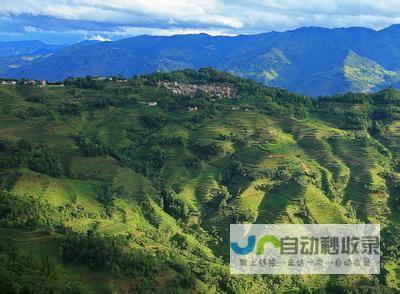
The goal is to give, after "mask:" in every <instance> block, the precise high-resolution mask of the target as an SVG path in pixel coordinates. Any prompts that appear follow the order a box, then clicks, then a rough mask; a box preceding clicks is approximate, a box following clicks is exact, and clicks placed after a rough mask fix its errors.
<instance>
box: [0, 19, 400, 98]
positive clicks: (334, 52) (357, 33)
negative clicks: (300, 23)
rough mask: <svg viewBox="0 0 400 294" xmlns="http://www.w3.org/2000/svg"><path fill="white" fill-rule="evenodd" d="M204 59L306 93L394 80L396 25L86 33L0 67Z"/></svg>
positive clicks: (178, 63) (193, 63) (122, 70)
mask: <svg viewBox="0 0 400 294" xmlns="http://www.w3.org/2000/svg"><path fill="white" fill-rule="evenodd" d="M0 56H1V55H0ZM0 65H1V60H0ZM207 66H211V67H215V68H217V69H221V70H226V71H229V72H231V73H234V74H236V75H239V76H241V77H247V78H252V79H255V80H257V81H260V82H262V83H264V84H267V85H271V86H276V87H282V88H286V89H288V90H291V91H295V92H299V93H303V94H307V95H312V96H319V95H327V94H333V93H342V92H347V91H362V92H370V91H375V90H379V89H382V88H386V87H390V86H394V87H397V86H398V85H399V84H400V25H394V26H391V27H388V28H386V29H384V30H380V31H375V30H371V29H366V28H338V29H325V28H318V27H307V28H300V29H297V30H293V31H287V32H283V33H278V32H271V33H265V34H259V35H240V36H236V37H227V36H217V37H213V36H209V35H206V34H198V35H176V36H171V37H161V36H139V37H134V38H129V39H123V40H119V41H114V42H88V41H86V42H82V43H79V44H75V45H73V46H69V47H66V48H62V49H59V50H57V51H55V52H54V53H53V54H48V55H45V56H43V55H41V56H40V58H37V59H34V60H30V61H29V62H24V63H23V64H21V65H19V66H11V67H10V66H3V67H2V68H0V75H1V76H3V77H30V78H36V79H48V80H60V79H64V78H66V77H69V76H86V75H94V76H102V75H122V76H126V77H129V76H131V75H135V74H142V73H151V72H154V71H158V70H175V69H182V68H195V69H198V68H201V67H207Z"/></svg>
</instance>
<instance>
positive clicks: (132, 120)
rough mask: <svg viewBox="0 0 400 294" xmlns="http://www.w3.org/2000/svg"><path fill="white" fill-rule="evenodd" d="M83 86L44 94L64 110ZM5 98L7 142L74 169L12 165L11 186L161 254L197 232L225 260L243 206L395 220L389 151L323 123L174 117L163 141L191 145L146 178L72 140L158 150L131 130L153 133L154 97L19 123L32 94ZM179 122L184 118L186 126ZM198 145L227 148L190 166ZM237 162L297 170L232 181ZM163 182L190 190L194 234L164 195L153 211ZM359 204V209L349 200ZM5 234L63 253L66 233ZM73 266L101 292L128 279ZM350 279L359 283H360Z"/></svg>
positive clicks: (266, 218) (297, 215)
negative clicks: (148, 118) (109, 206)
mask: <svg viewBox="0 0 400 294" xmlns="http://www.w3.org/2000/svg"><path fill="white" fill-rule="evenodd" d="M72 90H73V89H71V88H69V87H66V88H65V89H58V88H57V89H51V88H47V89H43V90H41V93H40V95H48V96H50V97H51V98H50V102H49V103H50V104H51V103H54V105H56V104H57V103H59V102H60V101H61V100H62V99H64V97H69V96H71V94H70V92H71V91H72ZM78 91H79V93H80V95H83V96H84V97H85V95H87V96H91V95H94V96H95V94H94V93H92V92H90V91H89V90H88V91H87V93H86V92H85V91H84V90H81V89H80V90H78ZM163 91H164V90H157V88H154V87H144V89H142V93H143V94H142V96H140V99H142V100H145V99H149V100H150V101H151V100H152V99H154V98H151V97H161V96H160V95H163V93H164V92H163ZM97 94H99V95H100V94H101V93H100V92H99V93H97ZM158 99H161V98H158ZM0 101H1V104H0V112H1V113H2V114H0V138H1V139H3V140H8V141H17V140H20V139H28V140H30V141H32V142H37V143H44V144H47V145H48V146H49V147H50V148H51V149H52V150H54V151H55V152H57V153H58V154H60V156H61V157H62V160H63V164H64V166H65V168H66V169H68V170H69V175H70V176H69V177H61V178H54V177H50V176H48V175H44V174H40V173H37V172H34V171H32V170H30V169H28V168H26V167H24V168H20V169H18V170H8V171H7V172H9V173H11V174H17V175H18V176H17V179H16V181H15V183H14V185H13V188H12V191H13V192H14V193H16V194H18V195H20V197H26V196H27V195H30V194H33V195H36V196H39V197H41V198H43V199H46V200H47V201H49V202H50V203H51V204H53V205H61V204H64V203H70V202H71V203H75V204H80V205H81V206H82V207H83V209H84V210H85V211H86V212H87V213H88V216H86V217H83V218H77V219H74V220H71V221H70V222H68V223H67V224H66V225H67V226H68V227H70V228H71V229H72V230H76V231H82V232H84V231H86V230H87V229H88V228H91V227H92V226H93V225H94V224H96V225H97V226H98V227H99V230H100V231H102V232H103V233H105V234H112V235H115V234H127V233H133V234H134V235H137V236H144V237H143V241H142V242H141V244H140V246H143V248H146V250H148V251H149V252H155V250H156V248H159V247H164V246H166V247H167V248H169V247H170V246H171V245H170V243H169V242H170V240H171V238H172V237H173V236H174V235H175V234H177V233H178V234H182V235H185V236H187V240H188V242H189V244H190V246H191V247H192V248H199V250H200V251H202V252H204V254H206V255H209V256H213V254H215V255H223V256H226V252H229V251H227V246H226V244H227V240H228V227H229V223H231V222H232V217H234V215H235V214H236V213H238V212H243V211H249V212H250V215H251V218H252V221H254V222H257V223H274V222H284V223H314V222H315V223H352V222H358V221H363V222H364V221H365V222H372V223H375V222H381V223H383V224H386V223H388V222H389V221H393V220H390V218H389V216H388V214H389V211H388V207H389V205H388V201H389V197H390V194H389V191H388V189H387V187H386V183H385V181H384V179H383V178H382V176H381V172H382V171H383V170H385V169H387V168H388V167H389V163H390V158H388V157H387V156H384V155H382V154H381V153H379V152H378V151H377V149H376V148H375V147H374V145H373V144H372V143H371V142H372V141H373V140H374V139H372V138H370V137H369V136H368V135H367V134H364V133H362V134H357V133H356V132H352V131H343V130H341V129H338V128H335V126H334V125H332V124H331V123H329V122H327V121H324V120H321V119H319V118H314V117H312V118H311V119H287V118H283V119H282V117H281V116H273V115H272V116H271V115H266V114H263V113H258V112H257V111H250V112H249V111H244V110H243V109H239V110H224V111H223V112H222V113H221V114H220V115H217V116H214V117H213V118H210V119H208V120H205V121H204V122H201V123H198V124H196V126H195V127H193V128H190V127H188V126H186V125H185V123H182V121H184V120H185V119H187V118H185V117H186V116H187V115H188V114H187V113H186V112H185V113H183V114H178V115H177V116H176V117H175V121H171V123H169V124H167V125H166V126H164V127H162V128H159V129H157V130H155V131H154V132H152V135H153V136H162V137H168V136H172V137H173V136H178V137H181V138H183V141H184V143H183V145H182V146H164V147H163V150H164V151H165V153H166V159H165V164H164V166H163V167H162V168H161V169H160V171H159V173H158V174H157V175H156V176H153V175H141V174H139V173H138V172H136V171H133V170H132V169H130V168H128V167H124V166H122V165H121V164H120V163H119V162H118V160H116V159H115V158H113V157H112V156H110V155H99V156H91V157H87V156H84V154H82V152H80V151H79V148H78V147H77V146H76V144H75V143H74V141H73V140H72V139H71V137H70V135H71V134H76V133H78V132H80V131H84V132H85V133H87V134H89V135H95V136H97V137H98V138H100V140H101V141H102V142H104V143H105V144H107V145H112V146H114V147H116V148H125V147H129V146H132V145H133V146H135V152H136V154H145V152H146V150H147V149H149V148H150V147H152V146H151V140H150V141H148V142H147V143H146V142H145V143H144V144H145V145H143V146H140V144H142V143H143V142H135V141H132V140H131V139H129V138H128V137H127V136H126V134H125V131H124V130H125V129H127V128H129V127H131V126H136V127H139V128H145V126H144V125H143V123H142V122H141V121H140V119H139V117H140V115H141V114H142V113H143V112H144V111H147V110H148V109H149V107H148V106H146V105H145V104H138V105H136V106H135V107H130V108H129V107H127V108H118V107H110V108H108V109H100V110H92V111H84V112H82V114H81V115H80V116H79V117H74V116H68V115H57V117H56V120H55V121H51V120H50V121H49V120H47V119H46V117H34V118H28V119H26V120H22V119H19V118H17V117H16V116H15V115H16V113H17V111H18V110H21V109H25V108H27V107H29V106H32V105H34V104H33V103H29V102H27V101H25V100H24V95H23V94H21V92H20V91H18V90H17V89H16V88H12V87H0ZM39 107H42V106H41V105H40V106H39ZM176 119H182V121H181V122H176ZM387 129H388V135H389V136H391V137H390V138H389V139H388V140H389V142H390V144H391V145H390V144H389V146H391V147H392V150H393V151H392V153H393V154H395V155H396V153H395V152H397V150H396V146H397V143H396V142H397V141H395V140H398V135H397V133H398V130H399V123H398V122H393V123H392V124H391V125H389V126H388V127H387ZM232 133H235V134H237V135H239V136H240V137H242V138H243V139H244V142H245V143H238V142H236V141H235V140H233V139H224V140H221V136H230V135H231V134H232ZM188 140H191V141H196V142H197V143H200V144H209V143H216V144H218V145H219V146H221V150H222V153H221V154H220V155H219V156H217V157H215V158H212V159H210V160H208V161H207V162H202V163H201V165H200V167H196V168H195V167H190V166H189V167H188V165H187V161H188V160H190V158H191V156H195V154H193V152H192V151H191V149H190V148H189V146H188ZM0 155H1V154H0ZM397 156H398V155H397ZM232 158H234V159H235V160H238V161H240V162H241V163H243V164H244V165H245V166H247V167H249V168H251V169H253V170H261V169H267V170H274V169H279V168H282V167H284V168H286V169H287V170H289V176H288V177H283V178H273V177H271V178H261V179H249V178H247V177H244V176H240V175H231V176H230V177H228V178H227V179H223V178H224V177H225V176H224V172H225V171H226V170H228V169H229V164H230V162H231V160H232ZM105 182H107V183H111V185H112V187H113V188H115V189H117V190H118V191H119V193H120V195H119V196H120V197H119V198H118V200H117V201H116V202H115V205H114V210H115V211H114V213H113V214H112V217H104V211H105V208H104V207H103V205H102V204H101V203H100V202H99V201H98V195H99V191H100V186H101V184H102V183H105ZM160 182H161V183H163V184H167V185H171V184H176V183H178V184H180V185H181V187H182V189H181V191H179V192H178V193H177V197H178V198H179V199H181V200H182V201H184V202H186V203H187V205H188V207H189V209H190V213H191V214H192V217H191V218H190V222H189V223H191V224H192V225H193V229H191V228H190V226H189V227H188V226H187V224H185V223H183V222H182V221H181V220H178V219H175V218H174V217H172V216H170V215H169V214H168V213H166V212H165V211H164V210H163V209H162V207H160V205H159V204H158V203H157V201H155V200H154V198H153V197H151V198H150V200H149V204H148V205H147V206H146V208H144V207H143V195H144V194H146V195H150V196H155V195H156V194H157V193H158V192H157V189H158V188H157V187H158V186H159V183H160ZM223 186H226V188H227V190H228V192H229V193H230V195H231V198H230V199H229V200H228V204H227V206H224V207H222V208H220V209H218V207H216V206H215V205H213V204H212V203H213V202H212V201H211V202H210V199H209V198H210V197H211V198H212V197H216V196H215V195H214V194H213V193H214V192H213V191H218V190H220V189H222V187H223ZM213 195H214V196H213ZM207 197H208V198H207ZM348 201H351V204H349V205H347V204H346V203H347V202H348ZM210 203H211V204H210ZM352 208H354V209H355V210H356V213H357V214H356V218H354V217H352V216H350V211H349V210H350V209H352ZM2 231H3V232H7V235H8V236H9V238H11V239H12V240H14V241H15V242H16V244H19V245H20V246H21V247H23V248H27V245H26V244H28V242H29V244H33V245H32V253H33V254H35V255H41V254H43V253H45V254H49V255H54V256H55V255H56V247H57V244H59V242H60V240H61V239H62V235H54V236H43V235H40V234H39V233H35V232H25V231H22V230H8V229H2ZM2 235H3V234H2ZM158 235H160V236H158ZM154 236H157V237H154ZM221 237H222V240H221ZM47 246H48V247H49V248H48V247H47ZM50 247H51V248H50ZM188 258H190V257H188ZM216 263H218V264H219V261H218V262H216ZM386 266H387V268H388V270H389V272H390V275H391V276H390V277H389V278H388V279H391V280H392V282H391V284H395V282H393V280H394V281H396V279H397V280H398V279H399V277H398V273H397V276H396V267H397V268H398V264H397V265H396V262H393V261H391V262H390V263H388V264H387V265H386ZM65 268H66V270H67V272H68V274H70V275H71V276H72V277H74V278H77V279H81V280H83V282H84V283H86V284H88V285H89V286H88V287H89V289H90V290H91V291H95V292H97V291H98V290H99V291H100V289H103V288H112V287H113V283H115V282H116V281H117V278H115V277H111V276H109V275H105V274H103V273H97V272H92V271H90V270H88V269H87V268H85V267H75V266H70V265H65ZM78 273H79V274H78ZM80 273H82V274H80ZM169 274H171V273H169ZM172 275H173V273H172ZM167 277H168V273H165V276H164V277H162V276H160V277H159V279H160V282H159V286H160V287H161V286H162V284H163V281H164V280H168V278H167ZM361 279H362V278H360V280H361ZM305 280H308V281H307V282H306V283H308V285H313V286H312V287H324V285H326V283H327V281H328V280H329V279H328V278H327V277H322V276H321V277H315V278H307V277H305ZM98 281H100V282H98ZM198 283H199V284H198V287H200V288H201V287H205V286H204V285H201V282H200V281H199V282H198ZM347 283H349V284H353V285H355V284H357V279H356V280H355V281H350V280H349V281H348V282H347ZM200 288H199V289H200ZM209 290H210V289H209ZM210 291H211V290H210Z"/></svg>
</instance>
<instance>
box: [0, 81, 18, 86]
mask: <svg viewBox="0 0 400 294" xmlns="http://www.w3.org/2000/svg"><path fill="white" fill-rule="evenodd" d="M0 84H1V85H4V86H14V85H16V84H17V81H15V80H2V81H1V82H0Z"/></svg>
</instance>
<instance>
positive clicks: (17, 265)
mask: <svg viewBox="0 0 400 294" xmlns="http://www.w3.org/2000/svg"><path fill="white" fill-rule="evenodd" d="M0 174H1V177H0V292H2V293H111V292H113V293H150V292H157V293H248V292H251V291H253V292H254V293H260V292H265V293H269V292H271V293H279V292H290V293H296V292H298V293H311V292H318V293H396V292H399V291H400V262H399V257H400V249H399V248H400V92H398V91H396V90H394V89H387V90H383V91H381V92H377V93H374V94H357V93H348V94H345V95H337V96H329V97H320V98H318V99H311V98H309V97H306V96H301V95H297V94H291V93H289V92H286V91H284V90H281V89H277V88H270V87H266V86H263V85H260V84H258V83H256V82H254V81H251V80H246V79H241V78H238V77H235V76H233V75H230V74H227V73H224V72H220V71H215V70H213V69H211V68H204V69H200V70H199V71H194V70H181V71H175V72H169V73H165V72H158V73H154V74H150V75H142V76H135V77H132V78H131V79H129V80H121V79H120V78H118V77H113V78H110V79H100V78H94V77H87V78H68V79H66V80H65V81H63V82H62V84H61V83H58V84H54V85H51V84H50V85H44V86H36V85H28V84H24V82H23V81H22V82H20V83H19V84H17V85H4V86H0ZM233 223H306V224H313V223H320V224H329V223H379V224H380V225H381V229H382V232H381V236H382V244H381V248H382V251H383V255H382V258H381V261H382V267H381V274H380V275H375V276H368V275H362V276H341V275H332V276H329V275H310V276H289V275H272V276H271V275H264V276H263V275H259V276H238V275H230V274H229V247H228V244H229V243H228V242H229V224H233Z"/></svg>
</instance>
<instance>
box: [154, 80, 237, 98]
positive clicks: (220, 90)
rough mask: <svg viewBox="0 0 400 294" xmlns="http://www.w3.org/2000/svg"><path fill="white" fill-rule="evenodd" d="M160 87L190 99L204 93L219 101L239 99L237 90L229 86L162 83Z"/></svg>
mask: <svg viewBox="0 0 400 294" xmlns="http://www.w3.org/2000/svg"><path fill="white" fill-rule="evenodd" d="M158 86H163V87H165V88H167V89H169V90H171V91H172V92H173V93H174V94H177V95H184V96H190V97H194V96H195V94H196V93H198V92H202V93H206V94H209V95H210V96H211V97H213V98H217V99H223V98H227V99H236V98H238V94H237V91H236V89H235V88H234V87H232V86H231V85H228V84H182V83H178V82H160V83H159V84H158Z"/></svg>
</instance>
